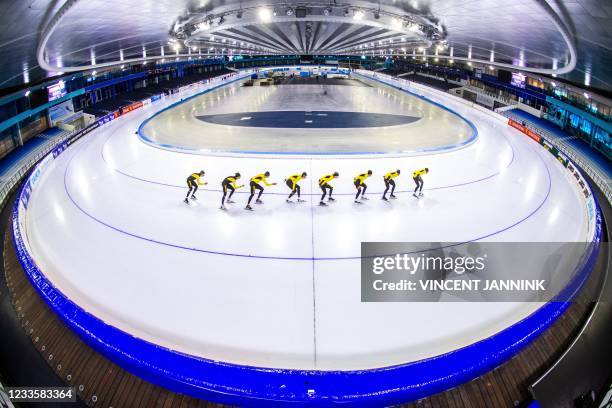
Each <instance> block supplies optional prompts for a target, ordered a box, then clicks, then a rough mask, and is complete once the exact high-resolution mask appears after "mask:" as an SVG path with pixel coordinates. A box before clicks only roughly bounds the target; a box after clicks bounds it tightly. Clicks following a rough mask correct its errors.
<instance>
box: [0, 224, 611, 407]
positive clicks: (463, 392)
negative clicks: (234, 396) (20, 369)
mask: <svg viewBox="0 0 612 408" xmlns="http://www.w3.org/2000/svg"><path fill="white" fill-rule="evenodd" d="M4 233H5V238H6V239H5V241H4V249H3V250H4V259H5V264H4V270H5V274H6V280H7V286H8V288H9V291H10V293H11V299H12V303H13V305H14V307H15V310H16V312H17V314H18V317H19V319H20V321H21V325H22V327H23V330H24V331H25V332H26V333H27V334H28V335H29V337H30V338H31V339H32V343H33V346H34V347H36V349H37V350H38V351H39V352H40V354H41V355H42V356H43V357H44V358H45V359H46V361H47V362H48V364H49V365H50V366H51V367H52V368H53V369H54V370H55V372H56V373H57V374H58V375H59V376H60V377H61V378H63V379H64V380H65V381H66V384H69V385H70V386H72V387H74V388H75V389H76V390H77V392H78V395H79V397H80V398H81V400H82V401H84V402H85V403H86V404H88V405H89V406H92V407H115V408H119V407H121V408H124V407H143V408H145V407H146V408H148V407H163V408H170V407H216V406H221V405H219V404H214V403H210V402H206V401H202V400H197V399H194V398H191V397H187V396H184V395H180V394H176V393H173V392H170V391H168V390H165V389H163V388H160V387H157V386H155V385H152V384H150V383H148V382H146V381H144V380H141V379H140V378H138V377H136V376H134V375H132V374H130V373H128V372H126V371H125V370H123V369H121V368H120V367H118V366H117V365H115V364H114V363H112V362H111V361H109V360H107V359H106V358H104V357H102V356H101V355H100V354H98V353H97V352H95V351H94V350H93V349H91V348H90V347H88V346H87V345H86V344H85V343H83V342H82V341H81V340H80V339H78V338H77V336H75V335H74V334H73V333H72V332H71V331H70V330H69V329H68V328H67V327H66V326H64V324H63V323H62V322H61V321H60V320H59V318H58V317H57V316H56V315H55V314H54V313H53V312H52V311H51V310H50V309H49V307H48V306H47V305H46V304H45V302H43V301H42V299H41V298H40V297H39V296H38V294H37V292H36V291H35V289H34V288H33V287H32V286H31V284H30V282H29V280H28V279H27V277H26V276H25V274H24V271H23V269H22V268H21V265H20V264H19V261H18V260H17V257H16V254H15V250H14V242H13V236H12V226H11V224H10V222H9V223H8V227H7V229H6V231H4ZM600 278H601V277H600V276H599V275H594V276H592V277H591V279H590V280H589V282H588V284H587V287H586V288H585V289H583V292H582V295H581V296H584V297H585V298H586V296H587V293H588V292H590V291H593V290H597V288H598V285H599V283H600ZM590 308H591V304H589V303H587V302H585V303H580V302H578V303H574V304H573V305H572V306H571V307H570V308H569V309H568V310H567V311H566V312H565V313H564V315H563V316H562V317H561V318H560V319H559V320H558V321H557V322H556V323H555V324H554V325H553V327H551V328H550V329H549V330H547V331H546V332H545V333H544V335H542V336H541V337H540V338H538V339H537V340H536V341H534V342H533V343H532V344H531V345H530V346H528V347H527V348H526V349H525V350H523V351H522V352H521V353H519V354H518V355H517V356H515V357H514V358H513V359H511V360H510V361H508V362H507V363H505V364H503V365H501V366H500V367H498V368H496V369H495V370H493V371H491V372H489V373H487V374H486V375H484V376H482V377H480V378H477V379H475V380H473V381H471V382H469V383H466V384H463V385H461V386H459V387H456V388H453V389H451V390H448V391H446V392H443V393H440V394H437V395H434V396H431V397H429V398H425V399H423V400H419V401H416V402H413V403H410V404H406V405H404V406H406V407H442V408H446V407H448V408H460V407H467V408H491V407H517V406H524V405H525V403H526V402H527V401H528V400H529V399H530V396H529V392H528V386H529V384H530V383H531V382H532V381H533V380H535V379H536V378H537V377H538V376H539V375H541V374H542V373H543V372H544V371H545V370H546V369H547V368H548V367H549V366H550V365H551V364H552V363H553V362H554V361H555V359H556V358H557V357H558V356H559V355H560V354H561V353H562V351H563V350H564V349H565V348H566V347H567V345H568V344H569V342H570V341H571V339H572V338H573V337H574V335H575V334H576V332H577V331H578V330H579V328H580V327H581V325H582V323H583V322H584V320H585V318H586V317H587V315H588V312H589V310H590Z"/></svg>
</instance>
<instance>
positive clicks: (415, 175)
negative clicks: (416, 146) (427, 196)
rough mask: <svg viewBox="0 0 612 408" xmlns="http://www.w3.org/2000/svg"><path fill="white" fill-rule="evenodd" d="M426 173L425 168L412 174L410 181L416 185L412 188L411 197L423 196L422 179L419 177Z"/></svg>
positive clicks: (427, 170)
mask: <svg viewBox="0 0 612 408" xmlns="http://www.w3.org/2000/svg"><path fill="white" fill-rule="evenodd" d="M427 173H429V169H428V168H427V167H425V168H424V169H421V170H417V171H415V172H413V173H412V179H413V180H414V183H415V184H416V187H415V188H414V193H413V194H412V195H413V196H415V197H416V198H419V197H421V196H422V195H423V178H422V177H421V176H424V175H425V174H427ZM417 191H418V192H419V194H418V195H417Z"/></svg>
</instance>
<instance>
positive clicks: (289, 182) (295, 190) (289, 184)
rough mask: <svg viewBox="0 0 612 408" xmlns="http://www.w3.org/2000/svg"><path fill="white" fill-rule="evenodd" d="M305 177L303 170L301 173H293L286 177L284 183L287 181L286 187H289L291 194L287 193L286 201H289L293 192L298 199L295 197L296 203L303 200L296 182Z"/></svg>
mask: <svg viewBox="0 0 612 408" xmlns="http://www.w3.org/2000/svg"><path fill="white" fill-rule="evenodd" d="M306 177H307V174H306V172H303V173H302V174H293V175H291V176H289V177H287V179H286V180H285V183H287V187H289V188H290V189H291V194H289V197H287V202H288V203H290V202H291V197H293V195H294V194H295V193H297V196H298V199H297V200H298V203H300V202H303V201H304V200H302V199H301V198H300V185H299V184H298V182H299V181H300V180H302V179H305V178H306Z"/></svg>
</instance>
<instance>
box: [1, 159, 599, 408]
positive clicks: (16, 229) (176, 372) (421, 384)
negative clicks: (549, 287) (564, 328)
mask: <svg viewBox="0 0 612 408" xmlns="http://www.w3.org/2000/svg"><path fill="white" fill-rule="evenodd" d="M48 158H49V156H47V158H46V159H43V160H47V159H48ZM37 170H40V169H36V170H35V171H34V172H33V173H32V174H31V175H30V176H29V177H28V179H27V181H26V182H25V183H24V184H23V186H22V188H21V190H20V193H19V197H18V200H16V202H15V206H14V209H13V220H12V221H13V236H14V239H15V249H16V253H17V256H18V259H19V261H20V263H21V265H22V267H23V269H24V271H25V273H26V275H27V277H28V279H29V280H30V282H31V283H32V285H33V286H34V287H35V288H36V290H37V291H38V293H39V294H40V296H41V297H42V299H43V300H44V301H45V302H46V303H47V304H48V305H49V306H50V307H51V309H53V310H54V312H55V313H56V314H58V315H59V317H60V318H61V319H62V320H63V321H64V323H65V324H66V325H67V326H68V327H70V328H71V330H73V331H74V332H75V333H76V334H77V335H78V336H79V337H80V338H81V339H82V340H83V341H84V342H85V343H87V344H88V345H89V346H91V347H92V348H94V349H95V350H97V351H98V352H100V353H101V354H103V355H104V356H105V357H107V358H109V359H110V360H111V361H113V362H115V363H116V364H118V365H120V366H121V367H123V368H124V369H126V370H127V371H129V372H131V373H133V374H135V375H137V376H139V377H141V378H143V379H145V380H147V381H150V382H152V383H154V384H157V385H160V386H162V387H165V388H168V389H170V390H172V391H175V392H180V393H184V394H188V395H191V396H194V397H198V398H202V399H206V400H211V401H218V402H222V403H226V404H232V405H260V406H269V405H270V404H275V405H307V404H310V405H319V406H324V405H331V404H334V403H350V404H352V405H361V406H371V405H373V404H376V405H393V404H399V403H402V402H408V401H414V400H417V399H420V398H423V397H427V396H430V395H432V394H435V393H438V392H441V391H444V390H446V389H449V388H452V387H455V386H458V385H460V384H462V383H464V382H467V381H469V380H471V379H473V378H476V377H478V376H480V375H482V374H484V373H486V372H488V371H490V370H492V369H493V368H495V367H497V366H499V365H500V364H502V363H504V362H505V361H507V360H508V359H510V358H511V357H512V356H514V355H515V354H516V353H518V352H519V351H520V350H521V349H523V348H524V347H525V346H527V345H528V344H529V343H530V342H531V341H533V340H535V339H536V338H538V337H539V336H540V335H541V334H542V333H543V331H544V330H546V329H547V328H548V327H550V326H551V325H552V324H553V323H554V322H555V321H556V320H557V319H558V318H559V317H560V316H561V314H562V313H563V312H564V311H565V310H566V309H567V308H568V307H569V305H570V303H569V302H549V303H547V304H545V305H544V306H542V307H541V308H539V309H538V310H536V311H535V312H534V313H532V314H531V315H530V316H528V317H526V318H524V319H523V320H521V321H520V322H518V323H516V324H514V325H512V326H510V327H508V328H506V329H504V330H502V331H500V332H499V333H497V334H495V335H493V336H491V337H489V338H487V339H484V340H481V341H479V342H477V343H474V344H471V345H469V346H466V347H464V348H461V349H458V350H455V351H452V352H449V353H446V354H443V355H440V356H436V357H433V358H430V359H425V360H420V361H416V362H411V363H407V364H401V365H395V366H391V367H384V368H379V369H371V370H358V371H317V370H288V369H271V368H262V367H252V366H243V365H237V364H229V363H224V362H219V361H213V360H208V359H204V358H200V357H195V356H191V355H187V354H184V353H181V352H178V351H174V350H171V349H168V348H165V347H161V346H158V345H155V344H153V343H150V342H147V341H145V340H142V339H139V338H136V337H134V336H132V335H130V334H128V333H126V332H123V331H121V330H119V329H117V328H115V327H113V326H111V325H109V324H107V323H105V322H103V321H102V320H100V319H99V318H97V317H96V316H94V315H92V314H90V313H88V312H86V311H85V310H83V309H82V308H80V307H79V306H78V305H76V304H75V303H74V302H72V301H71V300H70V299H69V298H67V297H66V296H65V295H64V294H63V293H62V292H60V291H59V290H58V289H57V288H55V287H54V286H53V284H52V283H51V282H50V281H49V280H48V279H47V278H46V277H45V276H44V274H43V273H42V272H41V271H40V269H39V268H38V267H37V265H36V263H35V261H34V259H33V258H32V257H31V255H30V254H29V252H28V248H27V246H26V244H25V242H24V240H23V234H25V231H22V230H21V226H20V223H19V211H20V203H21V202H22V201H24V202H25V201H27V198H28V197H29V194H30V192H31V186H30V182H31V181H33V179H34V178H36V177H38V176H39V175H40V171H37ZM593 198H594V199H595V236H594V241H593V242H594V243H595V245H589V251H587V252H585V254H583V256H582V258H581V260H580V263H579V267H578V268H577V269H576V272H575V274H574V276H573V278H572V280H571V281H570V282H569V284H568V285H567V286H566V288H565V289H564V290H563V292H562V293H561V294H560V297H559V299H573V298H574V297H575V296H576V294H577V293H578V292H579V291H580V290H581V288H582V287H583V285H584V283H585V282H586V281H587V279H588V278H589V276H590V273H591V270H592V268H593V266H594V264H595V262H596V258H597V255H598V252H599V244H600V242H601V235H602V228H601V227H602V226H601V212H600V208H599V205H598V203H597V201H596V198H595V197H594V196H593ZM561 296H562V297H561Z"/></svg>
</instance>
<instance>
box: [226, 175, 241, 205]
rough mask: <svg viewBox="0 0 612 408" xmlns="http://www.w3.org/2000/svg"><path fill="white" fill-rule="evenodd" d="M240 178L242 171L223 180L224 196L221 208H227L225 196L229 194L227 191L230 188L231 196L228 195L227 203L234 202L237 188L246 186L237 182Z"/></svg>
mask: <svg viewBox="0 0 612 408" xmlns="http://www.w3.org/2000/svg"><path fill="white" fill-rule="evenodd" d="M239 179H240V173H236V174H234V175H233V176H228V177H226V178H224V179H223V181H222V182H221V188H222V189H223V198H221V209H222V210H225V209H226V208H225V196H226V195H227V191H228V190H229V192H230V194H229V197H227V203H228V204H231V203H233V201H232V195H234V191H236V189H237V188H242V187H244V185H239V186H237V185H236V182H237V181H238V180H239Z"/></svg>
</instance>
